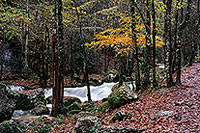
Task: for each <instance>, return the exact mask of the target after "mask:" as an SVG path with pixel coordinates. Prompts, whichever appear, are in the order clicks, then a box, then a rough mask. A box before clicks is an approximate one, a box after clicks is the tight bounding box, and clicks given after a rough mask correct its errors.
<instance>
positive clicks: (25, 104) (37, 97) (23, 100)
mask: <svg viewBox="0 0 200 133" xmlns="http://www.w3.org/2000/svg"><path fill="white" fill-rule="evenodd" d="M40 104H46V100H45V96H44V91H43V89H42V88H39V89H35V90H28V91H24V92H23V93H20V98H19V102H18V104H17V106H16V110H30V109H33V108H35V107H36V106H38V105H40Z"/></svg>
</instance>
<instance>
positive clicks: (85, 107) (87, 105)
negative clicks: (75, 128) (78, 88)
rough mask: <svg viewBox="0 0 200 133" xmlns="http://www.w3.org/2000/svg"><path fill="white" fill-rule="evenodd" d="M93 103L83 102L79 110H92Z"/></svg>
mask: <svg viewBox="0 0 200 133" xmlns="http://www.w3.org/2000/svg"><path fill="white" fill-rule="evenodd" d="M94 107H95V106H94V104H92V103H84V104H83V105H82V106H81V110H82V111H92V110H94Z"/></svg>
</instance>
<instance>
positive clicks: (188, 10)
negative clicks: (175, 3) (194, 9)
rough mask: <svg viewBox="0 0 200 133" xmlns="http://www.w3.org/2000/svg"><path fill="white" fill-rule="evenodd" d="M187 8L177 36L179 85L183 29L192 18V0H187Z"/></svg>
mask: <svg viewBox="0 0 200 133" xmlns="http://www.w3.org/2000/svg"><path fill="white" fill-rule="evenodd" d="M187 4H188V5H187V10H186V15H185V19H183V14H182V15H181V23H180V25H179V27H178V37H177V43H176V44H177V46H176V47H177V56H178V58H177V77H176V83H177V84H178V85H181V43H182V41H181V40H182V39H181V38H182V35H183V31H184V29H185V28H186V26H187V25H188V22H189V19H190V11H191V4H192V0H187ZM181 10H182V12H183V7H182V9H181Z"/></svg>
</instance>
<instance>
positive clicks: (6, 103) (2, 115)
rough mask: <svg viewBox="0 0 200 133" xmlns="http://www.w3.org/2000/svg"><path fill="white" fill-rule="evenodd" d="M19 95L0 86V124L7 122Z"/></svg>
mask: <svg viewBox="0 0 200 133" xmlns="http://www.w3.org/2000/svg"><path fill="white" fill-rule="evenodd" d="M19 97H20V95H19V94H18V93H17V92H15V91H12V90H11V89H9V88H8V87H6V86H5V85H1V84H0V122H2V121H4V120H9V119H10V118H11V117H12V114H13V112H14V110H15V108H16V105H17V102H18V99H19Z"/></svg>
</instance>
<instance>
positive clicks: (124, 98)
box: [108, 84, 139, 108]
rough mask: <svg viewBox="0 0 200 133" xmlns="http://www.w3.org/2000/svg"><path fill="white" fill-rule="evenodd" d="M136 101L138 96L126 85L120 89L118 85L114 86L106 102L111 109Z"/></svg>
mask: <svg viewBox="0 0 200 133" xmlns="http://www.w3.org/2000/svg"><path fill="white" fill-rule="evenodd" d="M138 99H139V96H138V94H137V93H135V92H134V91H133V90H131V88H130V87H129V86H128V85H127V84H123V85H122V86H120V87H118V84H116V85H114V86H113V88H112V93H111V94H110V95H109V96H108V102H109V104H110V106H111V107H112V108H117V107H120V106H122V105H125V104H127V103H130V102H132V101H136V100H138Z"/></svg>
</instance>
